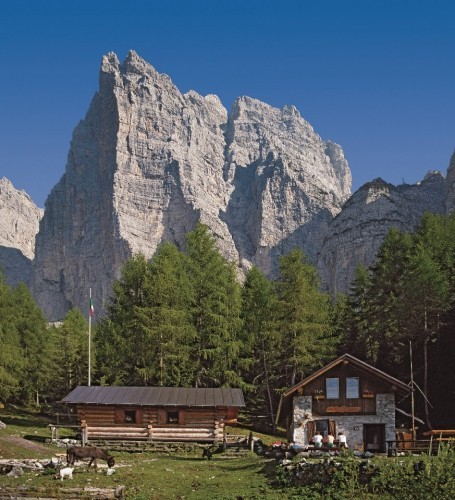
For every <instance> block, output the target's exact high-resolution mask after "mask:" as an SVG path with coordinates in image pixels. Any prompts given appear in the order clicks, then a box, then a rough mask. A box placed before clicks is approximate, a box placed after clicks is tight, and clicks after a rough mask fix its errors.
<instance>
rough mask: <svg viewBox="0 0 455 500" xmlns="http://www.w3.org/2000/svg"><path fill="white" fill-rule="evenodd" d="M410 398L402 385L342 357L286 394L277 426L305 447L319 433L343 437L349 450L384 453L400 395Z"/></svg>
mask: <svg viewBox="0 0 455 500" xmlns="http://www.w3.org/2000/svg"><path fill="white" fill-rule="evenodd" d="M410 392H411V388H410V387H409V386H408V385H407V384H405V383H403V382H401V381H400V380H397V379H396V378H394V377H392V376H390V375H388V374H386V373H384V372H383V371H381V370H378V369H377V368H375V367H373V366H371V365H369V364H368V363H365V362H364V361H361V360H359V359H357V358H355V357H354V356H351V355H350V354H343V355H342V356H340V357H339V358H337V359H335V360H334V361H332V362H331V363H329V364H327V365H326V366H324V367H323V368H321V369H320V370H318V371H316V372H314V373H313V374H312V375H310V376H309V377H307V378H305V379H304V380H302V381H301V382H299V383H298V384H296V385H294V386H293V387H290V388H289V389H287V390H286V391H285V392H284V393H283V395H282V397H281V401H280V407H279V410H278V415H277V422H279V423H282V424H283V425H285V426H286V428H287V437H288V440H289V441H293V442H295V443H296V444H298V445H301V446H303V447H307V446H311V445H312V438H313V436H314V434H315V433H316V432H317V431H319V432H320V433H321V435H322V436H326V435H327V434H328V433H331V434H332V435H333V436H334V437H335V439H336V438H337V437H338V436H337V434H338V433H339V432H342V433H343V434H344V435H345V436H346V437H347V443H348V446H349V447H350V448H356V449H358V450H363V451H367V450H368V451H372V452H385V451H386V442H387V441H388V440H394V439H395V405H396V395H399V396H400V399H401V398H404V397H405V396H406V395H409V394H410Z"/></svg>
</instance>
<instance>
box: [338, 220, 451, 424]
mask: <svg viewBox="0 0 455 500" xmlns="http://www.w3.org/2000/svg"><path fill="white" fill-rule="evenodd" d="M454 235H455V214H452V215H451V216H449V217H445V216H441V215H435V214H430V213H427V214H425V215H424V216H423V218H422V220H421V223H420V226H419V228H418V229H417V230H416V231H415V232H414V233H413V234H406V233H400V232H398V231H397V230H396V229H392V230H391V231H390V232H389V234H388V235H387V237H386V238H385V241H384V242H383V244H382V246H381V248H380V250H379V253H378V256H377V259H376V262H375V264H374V266H372V267H371V269H366V268H365V267H364V266H360V267H359V268H358V269H357V273H356V277H355V279H354V281H353V283H352V286H351V288H350V293H349V295H348V297H347V298H345V299H344V300H342V301H340V303H339V310H338V315H339V317H338V328H340V330H338V333H339V334H340V338H341V339H342V341H341V351H345V352H349V353H352V354H353V355H354V356H356V357H358V358H360V359H363V360H365V361H367V362H369V363H371V364H372V365H374V366H376V367H377V368H379V369H382V370H383V371H385V372H387V373H389V374H391V375H394V376H395V377H397V378H399V379H401V380H402V381H404V382H406V383H408V382H409V381H410V380H411V376H412V377H413V380H414V382H415V383H414V389H415V391H414V397H415V404H416V410H417V414H418V415H420V416H421V417H423V418H424V419H425V421H426V424H427V425H428V426H429V427H430V428H431V426H432V424H435V425H446V424H449V423H453V414H454V411H455V375H454V373H455V372H454V370H453V360H454V357H455V350H454V346H455V338H454V335H455V303H454V298H455V237H454ZM411 361H412V372H411ZM407 403H409V398H408V401H407ZM401 406H403V405H401ZM408 406H409V405H408Z"/></svg>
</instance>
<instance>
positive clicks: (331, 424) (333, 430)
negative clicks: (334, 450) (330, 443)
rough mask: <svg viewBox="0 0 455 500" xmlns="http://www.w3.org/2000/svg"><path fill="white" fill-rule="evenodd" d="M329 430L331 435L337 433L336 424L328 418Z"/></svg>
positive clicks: (334, 435)
mask: <svg viewBox="0 0 455 500" xmlns="http://www.w3.org/2000/svg"><path fill="white" fill-rule="evenodd" d="M329 432H330V434H332V436H333V437H336V435H337V424H336V422H335V420H329Z"/></svg>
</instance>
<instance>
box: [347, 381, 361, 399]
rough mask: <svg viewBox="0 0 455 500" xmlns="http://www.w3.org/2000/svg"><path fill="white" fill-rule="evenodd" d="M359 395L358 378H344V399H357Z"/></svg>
mask: <svg viewBox="0 0 455 500" xmlns="http://www.w3.org/2000/svg"><path fill="white" fill-rule="evenodd" d="M359 397H360V394H359V378H358V377H346V398H347V399H358V398H359Z"/></svg>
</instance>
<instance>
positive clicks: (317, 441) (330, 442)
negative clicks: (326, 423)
mask: <svg viewBox="0 0 455 500" xmlns="http://www.w3.org/2000/svg"><path fill="white" fill-rule="evenodd" d="M312 441H313V444H314V447H315V448H321V447H322V446H327V448H333V447H334V446H335V444H337V445H338V447H339V448H347V447H348V445H347V442H346V436H345V435H344V434H343V433H342V432H339V433H338V439H337V440H335V436H334V435H333V434H332V433H331V432H329V433H328V434H327V436H324V437H323V436H322V434H321V433H320V432H319V431H316V434H315V435H314V436H313V439H312Z"/></svg>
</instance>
